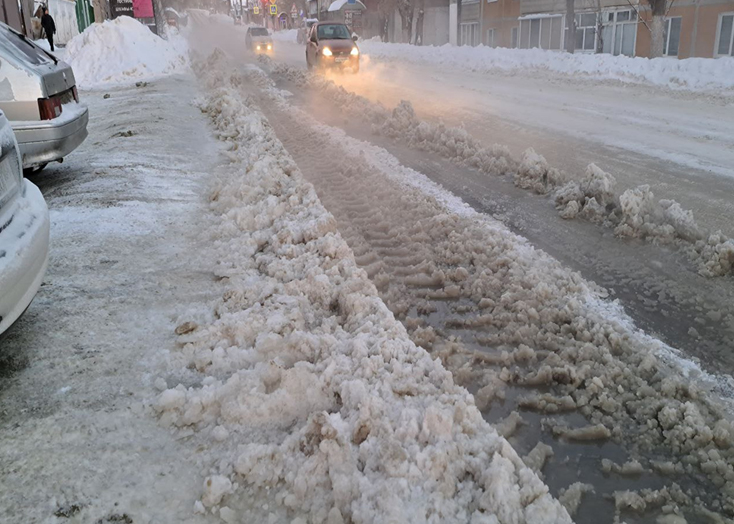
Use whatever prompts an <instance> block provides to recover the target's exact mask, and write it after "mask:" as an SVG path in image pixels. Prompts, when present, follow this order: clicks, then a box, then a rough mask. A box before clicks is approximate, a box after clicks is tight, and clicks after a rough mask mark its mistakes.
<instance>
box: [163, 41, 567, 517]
mask: <svg viewBox="0 0 734 524" xmlns="http://www.w3.org/2000/svg"><path fill="white" fill-rule="evenodd" d="M217 56H219V59H221V56H220V55H216V54H215V55H214V56H213V58H212V59H210V60H209V63H208V65H206V66H204V67H202V74H203V75H205V76H206V77H207V82H208V84H209V87H210V95H209V96H207V98H206V99H205V100H203V101H201V102H200V107H201V109H202V111H204V112H205V113H207V114H208V115H209V117H210V118H211V121H212V123H213V125H214V128H215V129H216V133H217V135H218V137H219V138H220V139H221V140H222V141H224V142H225V144H226V147H227V150H228V151H227V155H228V156H229V157H230V159H231V161H232V164H231V166H230V167H229V168H228V169H227V170H226V172H225V173H224V174H222V175H221V176H220V177H219V178H218V180H217V182H216V184H215V189H214V190H213V191H212V194H211V208H212V210H213V212H214V213H216V214H217V216H218V217H219V224H218V226H217V227H216V228H215V230H214V231H213V232H212V235H213V241H214V246H215V247H214V254H215V256H216V259H217V260H218V263H217V269H216V273H217V276H218V277H219V278H220V279H223V285H222V290H223V296H222V298H221V299H220V300H218V301H217V302H216V303H215V304H213V305H212V306H211V307H212V308H213V313H211V310H210V313H209V314H208V317H207V318H205V320H203V321H202V320H201V318H196V319H188V321H187V322H182V324H181V325H180V326H179V329H178V332H179V333H180V334H181V339H180V342H181V345H182V347H181V351H180V352H178V353H176V354H173V355H171V357H170V358H171V364H172V365H173V367H179V368H180V369H188V370H191V373H192V374H193V375H192V377H190V379H189V380H190V382H193V383H194V384H195V385H190V386H188V387H186V386H185V385H183V384H180V385H178V386H176V387H174V388H170V389H165V391H163V392H162V393H161V395H160V397H159V399H158V402H157V405H156V409H157V410H158V412H159V414H160V417H161V421H162V423H164V424H167V425H170V426H171V427H172V428H178V432H179V434H180V435H181V436H195V437H196V438H198V439H200V441H201V442H202V445H201V449H210V455H209V456H210V461H211V463H213V464H215V466H214V467H213V468H212V469H211V470H210V473H211V474H210V476H209V477H208V478H207V479H206V480H205V482H204V487H203V490H204V492H203V497H202V500H201V501H200V502H199V503H197V509H198V510H199V511H211V512H213V513H215V514H218V515H219V516H220V517H221V518H222V519H223V520H224V521H226V522H288V521H290V522H306V521H308V522H315V523H318V522H328V523H330V524H331V523H334V524H335V523H341V522H354V523H361V522H374V523H384V522H395V523H398V522H400V523H403V522H442V523H443V522H461V523H466V522H471V523H475V524H479V523H487V524H490V523H503V524H510V523H512V524H515V523H524V522H534V523H541V522H542V523H551V522H570V518H569V516H568V514H567V513H566V510H565V509H563V508H562V507H561V505H560V504H559V503H558V502H557V501H555V500H554V499H553V498H552V497H551V496H550V495H549V494H548V489H547V487H546V486H545V485H544V484H543V483H542V482H541V481H540V480H539V478H538V477H537V475H536V474H535V473H534V472H533V471H532V470H531V469H529V468H528V467H526V466H525V465H524V464H523V462H522V460H521V459H520V458H519V457H518V455H517V454H516V453H515V451H514V450H513V449H512V448H511V447H510V445H509V444H508V443H507V441H506V440H505V439H504V438H502V437H500V436H498V434H497V432H496V431H495V430H494V429H493V428H492V427H491V426H489V425H488V424H487V423H486V422H485V421H484V420H483V419H482V416H481V414H480V412H479V411H478V409H477V408H476V406H475V404H474V400H473V398H472V396H471V395H470V394H469V393H468V392H467V391H466V390H465V389H464V388H462V387H459V386H457V385H456V384H455V383H454V381H453V378H452V375H451V373H449V372H448V371H446V369H444V368H443V367H442V365H441V363H440V361H439V360H438V359H436V360H432V359H431V357H430V356H429V355H428V353H427V352H426V351H424V350H423V349H421V348H419V347H416V346H415V344H414V343H413V342H411V341H410V339H409V338H408V335H407V333H406V331H405V328H404V327H403V326H402V324H401V323H400V322H398V321H396V320H395V318H394V317H393V315H392V313H390V311H389V310H388V309H387V307H386V306H385V304H384V303H383V302H382V300H380V298H379V297H378V295H377V292H376V289H375V287H374V285H373V284H372V283H371V282H370V280H369V279H368V277H367V274H366V273H365V272H364V271H363V270H361V269H359V268H358V267H357V265H356V263H355V260H354V255H353V253H352V251H351V250H350V248H349V247H348V246H347V244H346V243H345V242H344V240H343V239H342V237H341V236H340V234H339V233H338V232H337V229H336V221H335V219H334V218H333V216H331V215H330V214H329V213H328V212H327V211H326V210H325V209H324V207H323V206H322V205H321V203H320V201H319V199H318V197H317V195H316V193H315V191H314V189H313V186H311V185H310V184H308V183H307V182H305V181H304V180H303V178H302V175H301V174H300V172H299V170H298V168H297V167H296V165H295V164H294V162H293V160H292V159H291V157H290V156H289V155H288V153H287V152H286V151H285V149H284V148H283V146H282V145H281V143H280V142H279V141H278V139H277V138H276V136H275V134H274V132H273V131H272V129H271V128H270V126H269V124H268V122H267V121H266V120H265V118H264V117H263V116H262V115H261V114H260V113H259V112H258V111H257V109H256V108H255V107H254V106H253V103H252V102H251V101H249V100H243V97H242V96H241V95H240V93H239V91H238V90H237V86H238V85H240V84H241V83H242V82H243V81H245V79H244V78H245V77H244V76H243V75H242V73H234V74H225V73H224V72H223V71H222V69H219V68H218V67H217V65H216V64H217V62H218V59H217ZM205 317H206V315H205ZM181 320H182V321H183V320H187V319H181ZM291 519H293V520H291Z"/></svg>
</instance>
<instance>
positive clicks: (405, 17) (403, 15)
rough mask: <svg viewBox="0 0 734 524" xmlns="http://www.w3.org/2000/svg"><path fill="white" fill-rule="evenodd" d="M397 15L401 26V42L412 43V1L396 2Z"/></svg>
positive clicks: (401, 0) (398, 0)
mask: <svg viewBox="0 0 734 524" xmlns="http://www.w3.org/2000/svg"><path fill="white" fill-rule="evenodd" d="M397 5H398V13H400V20H401V21H402V24H403V42H407V43H409V44H410V43H411V42H412V41H413V0H397Z"/></svg>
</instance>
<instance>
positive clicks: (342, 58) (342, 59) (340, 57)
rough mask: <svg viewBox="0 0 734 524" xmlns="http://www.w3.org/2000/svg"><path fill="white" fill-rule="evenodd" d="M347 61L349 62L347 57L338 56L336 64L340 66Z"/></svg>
mask: <svg viewBox="0 0 734 524" xmlns="http://www.w3.org/2000/svg"><path fill="white" fill-rule="evenodd" d="M346 61H347V57H346V56H337V57H336V63H337V64H340V63H341V62H346Z"/></svg>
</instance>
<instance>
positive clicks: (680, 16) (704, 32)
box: [460, 0, 734, 58]
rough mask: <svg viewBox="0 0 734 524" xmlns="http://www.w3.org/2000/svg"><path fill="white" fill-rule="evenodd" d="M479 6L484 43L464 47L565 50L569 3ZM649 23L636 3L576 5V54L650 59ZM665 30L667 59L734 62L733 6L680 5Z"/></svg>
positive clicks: (679, 0)
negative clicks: (733, 59)
mask: <svg viewBox="0 0 734 524" xmlns="http://www.w3.org/2000/svg"><path fill="white" fill-rule="evenodd" d="M481 2H482V4H480V9H479V13H480V19H481V22H480V24H479V32H480V33H481V40H480V42H477V40H476V38H475V37H474V36H473V35H474V30H471V31H468V32H466V36H467V37H466V38H461V39H460V43H462V44H464V45H478V43H482V44H484V45H487V46H492V47H516V48H520V49H532V48H540V49H549V50H561V49H563V48H564V40H565V32H566V2H565V0H493V1H488V0H481ZM472 15H473V13H472ZM651 21H652V17H651V12H650V9H649V7H648V6H647V4H645V3H640V2H639V1H638V0H632V1H631V2H627V1H626V0H576V2H575V16H574V33H575V35H574V41H575V52H578V53H609V54H612V55H627V56H642V57H647V56H650V46H651V30H650V28H651ZM472 22H473V20H472V21H470V20H468V19H467V20H466V21H465V20H464V16H463V14H462V27H463V24H464V23H467V24H470V23H472ZM664 27H665V35H664V38H665V40H664V48H663V54H664V55H665V56H668V57H677V58H689V57H701V58H712V57H713V58H715V57H721V56H733V55H732V53H733V52H734V49H733V47H734V41H733V39H734V0H676V1H675V2H673V3H672V4H671V6H670V8H669V9H668V12H667V15H666V17H665V26H664Z"/></svg>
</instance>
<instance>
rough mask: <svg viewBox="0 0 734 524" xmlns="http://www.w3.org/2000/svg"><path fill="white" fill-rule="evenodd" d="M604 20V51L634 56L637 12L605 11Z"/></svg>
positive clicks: (628, 10)
mask: <svg viewBox="0 0 734 524" xmlns="http://www.w3.org/2000/svg"><path fill="white" fill-rule="evenodd" d="M602 20H604V24H603V27H602V33H601V40H602V41H601V49H602V53H610V54H613V55H615V56H616V55H625V56H634V54H635V40H636V38H637V13H635V11H633V10H632V9H625V10H624V11H610V12H608V13H605V15H604V16H603V17H602ZM679 33H680V32H679Z"/></svg>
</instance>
